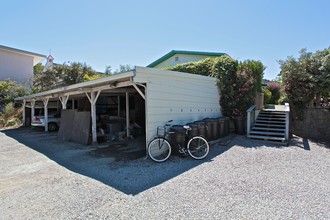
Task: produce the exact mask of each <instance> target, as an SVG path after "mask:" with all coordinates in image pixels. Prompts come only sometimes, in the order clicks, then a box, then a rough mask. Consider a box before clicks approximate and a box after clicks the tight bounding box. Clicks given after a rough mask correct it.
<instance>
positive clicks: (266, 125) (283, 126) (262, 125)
mask: <svg viewBox="0 0 330 220" xmlns="http://www.w3.org/2000/svg"><path fill="white" fill-rule="evenodd" d="M254 126H255V127H281V128H285V123H284V124H270V123H267V124H265V123H255V124H254Z"/></svg>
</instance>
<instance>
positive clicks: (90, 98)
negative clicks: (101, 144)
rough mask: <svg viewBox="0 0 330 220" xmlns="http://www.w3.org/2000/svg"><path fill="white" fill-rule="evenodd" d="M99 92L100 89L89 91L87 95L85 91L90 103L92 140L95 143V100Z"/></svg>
mask: <svg viewBox="0 0 330 220" xmlns="http://www.w3.org/2000/svg"><path fill="white" fill-rule="evenodd" d="M100 93H101V90H99V91H97V92H91V95H90V96H89V95H88V93H87V92H85V94H86V96H87V98H88V100H89V101H90V103H91V117H92V141H93V144H97V133H96V132H97V131H96V101H97V99H98V97H99V95H100Z"/></svg>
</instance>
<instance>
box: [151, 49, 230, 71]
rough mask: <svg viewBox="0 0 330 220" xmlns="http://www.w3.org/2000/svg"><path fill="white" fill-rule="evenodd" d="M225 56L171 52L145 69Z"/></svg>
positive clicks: (209, 53) (192, 52) (183, 51)
mask: <svg viewBox="0 0 330 220" xmlns="http://www.w3.org/2000/svg"><path fill="white" fill-rule="evenodd" d="M223 55H226V54H225V53H216V52H199V51H185V50H172V51H171V52H169V53H167V54H165V55H164V56H162V57H161V58H159V59H158V60H156V61H154V62H152V63H150V64H149V65H148V66H147V67H151V68H166V67H172V66H175V65H177V64H183V63H188V62H196V61H199V60H203V59H205V58H208V57H219V56H223Z"/></svg>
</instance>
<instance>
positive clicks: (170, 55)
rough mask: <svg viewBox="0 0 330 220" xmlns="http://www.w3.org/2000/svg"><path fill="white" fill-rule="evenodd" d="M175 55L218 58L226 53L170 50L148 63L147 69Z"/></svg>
mask: <svg viewBox="0 0 330 220" xmlns="http://www.w3.org/2000/svg"><path fill="white" fill-rule="evenodd" d="M176 54H188V55H204V56H210V57H212V56H213V57H219V56H223V55H227V54H226V53H216V52H199V51H185V50H172V51H171V52H169V53H167V54H165V55H164V56H162V57H161V58H159V59H158V60H156V61H154V62H152V63H150V64H149V65H148V66H147V67H155V66H157V65H158V64H160V63H162V62H164V61H165V60H167V59H168V58H170V57H172V56H174V55H176Z"/></svg>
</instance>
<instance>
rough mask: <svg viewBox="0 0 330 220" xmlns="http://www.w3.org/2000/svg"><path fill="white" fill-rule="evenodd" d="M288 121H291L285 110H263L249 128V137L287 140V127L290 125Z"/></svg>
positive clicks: (278, 140) (273, 140)
mask: <svg viewBox="0 0 330 220" xmlns="http://www.w3.org/2000/svg"><path fill="white" fill-rule="evenodd" d="M287 123H289V122H288V120H287V116H286V112H285V111H280V110H276V109H271V110H270V109H265V110H262V111H261V112H260V113H259V114H258V117H257V118H256V120H255V123H254V124H253V126H252V127H251V129H250V130H249V133H248V137H249V138H251V139H259V140H266V141H272V142H280V143H283V142H287V141H288V137H287V134H286V128H288V126H289V125H288V124H287Z"/></svg>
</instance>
